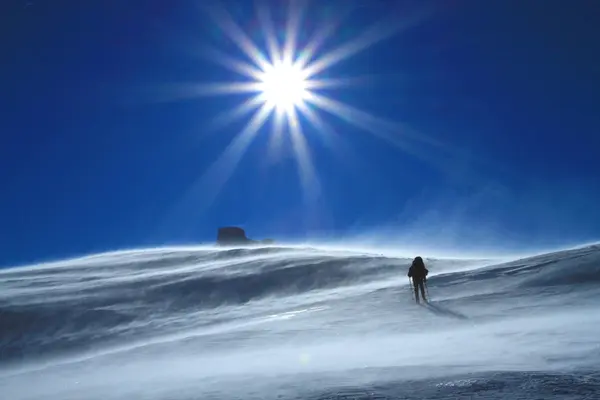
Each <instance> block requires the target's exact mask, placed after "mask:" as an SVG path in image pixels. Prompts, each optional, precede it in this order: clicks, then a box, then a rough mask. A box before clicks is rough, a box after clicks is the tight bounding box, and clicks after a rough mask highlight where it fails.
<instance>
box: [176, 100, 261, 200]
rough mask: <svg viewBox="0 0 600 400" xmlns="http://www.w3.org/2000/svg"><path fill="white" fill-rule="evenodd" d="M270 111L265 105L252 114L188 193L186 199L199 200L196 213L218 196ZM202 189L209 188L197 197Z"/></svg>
mask: <svg viewBox="0 0 600 400" xmlns="http://www.w3.org/2000/svg"><path fill="white" fill-rule="evenodd" d="M270 113H271V110H270V109H269V107H268V106H267V105H266V104H263V105H262V107H261V108H260V109H259V110H258V111H257V112H256V113H255V114H254V116H253V117H252V119H251V120H250V122H249V123H248V125H247V126H246V128H245V129H244V130H243V131H242V132H240V133H239V134H238V135H236V136H235V138H234V139H233V140H232V142H231V143H230V144H229V145H228V146H227V148H226V149H225V150H224V151H223V153H222V154H221V156H220V157H219V158H218V159H217V160H216V161H215V162H214V163H213V164H212V165H211V166H210V167H209V168H208V170H207V171H206V173H205V174H204V175H203V176H202V177H201V178H200V180H199V182H198V183H197V184H196V185H194V187H195V188H196V189H195V190H194V192H196V193H189V194H188V196H186V197H187V198H194V199H198V197H200V198H201V200H200V201H199V203H198V204H196V205H195V206H194V208H195V209H196V210H198V211H201V210H203V209H206V208H208V207H210V205H211V204H212V202H213V201H214V199H215V198H216V197H217V196H218V195H219V193H220V192H221V190H222V188H223V186H224V185H225V184H226V183H227V181H229V179H230V178H231V176H232V175H233V172H234V171H235V169H236V168H237V166H238V164H239V163H240V161H241V159H242V157H243V156H244V154H245V153H246V150H247V149H248V146H249V145H250V143H252V140H253V139H254V137H255V136H256V134H257V133H258V131H259V130H260V128H261V127H262V126H263V125H264V123H265V121H266V120H267V118H268V117H269V114H270ZM202 188H210V190H208V191H203V192H202V196H198V193H197V192H198V191H200V190H202Z"/></svg>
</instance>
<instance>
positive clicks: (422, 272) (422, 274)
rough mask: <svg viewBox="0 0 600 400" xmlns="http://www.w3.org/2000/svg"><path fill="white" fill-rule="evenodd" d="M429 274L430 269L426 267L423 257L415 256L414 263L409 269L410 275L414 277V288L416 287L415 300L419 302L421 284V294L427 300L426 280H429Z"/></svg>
mask: <svg viewBox="0 0 600 400" xmlns="http://www.w3.org/2000/svg"><path fill="white" fill-rule="evenodd" d="M427 274H429V270H428V269H427V268H425V263H424V262H423V259H422V258H421V257H415V259H414V260H413V262H412V265H411V266H410V268H409V269H408V277H409V278H412V282H413V288H414V289H415V300H416V301H417V303H418V302H419V286H420V287H421V294H422V295H423V300H425V301H427V297H426V296H425V282H427Z"/></svg>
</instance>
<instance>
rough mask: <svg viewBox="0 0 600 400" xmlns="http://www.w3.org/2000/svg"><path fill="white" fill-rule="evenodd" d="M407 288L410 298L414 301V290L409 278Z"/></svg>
mask: <svg viewBox="0 0 600 400" xmlns="http://www.w3.org/2000/svg"><path fill="white" fill-rule="evenodd" d="M408 287H409V290H410V297H411V298H412V299H413V301H416V300H415V294H414V291H415V288H414V287H413V284H412V279H410V277H409V278H408Z"/></svg>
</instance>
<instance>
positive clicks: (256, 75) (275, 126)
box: [175, 0, 419, 210]
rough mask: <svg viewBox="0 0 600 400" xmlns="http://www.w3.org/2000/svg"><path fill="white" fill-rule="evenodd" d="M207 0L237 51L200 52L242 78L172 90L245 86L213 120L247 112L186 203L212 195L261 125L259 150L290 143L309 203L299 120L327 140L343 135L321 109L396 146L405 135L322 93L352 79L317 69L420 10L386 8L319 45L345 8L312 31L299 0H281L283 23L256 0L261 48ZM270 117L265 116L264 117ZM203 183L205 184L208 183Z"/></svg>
mask: <svg viewBox="0 0 600 400" xmlns="http://www.w3.org/2000/svg"><path fill="white" fill-rule="evenodd" d="M206 3H210V4H211V5H206V6H204V7H203V9H205V10H206V11H208V13H209V14H210V15H211V16H212V17H213V19H214V21H215V22H216V23H217V25H218V26H219V28H220V29H221V31H222V32H223V33H224V34H225V35H226V36H227V37H228V38H229V39H230V40H231V41H232V42H233V43H235V45H236V46H237V47H238V48H239V50H240V51H241V53H242V54H240V55H241V56H242V57H243V58H238V57H234V56H232V55H230V54H226V53H223V52H221V51H220V50H217V49H216V48H209V49H207V51H208V52H209V54H207V56H209V58H210V59H211V61H213V62H217V63H219V64H221V65H222V66H224V67H225V68H228V69H230V70H231V71H233V72H235V73H237V74H239V75H240V76H241V77H243V78H244V80H239V79H236V80H235V81H230V82H209V83H204V84H203V83H198V84H193V85H186V86H185V87H184V88H183V89H181V92H179V93H176V94H175V96H180V97H199V96H214V95H234V94H245V95H248V97H247V98H246V99H245V100H244V101H243V102H242V103H241V104H240V105H238V106H237V107H234V108H233V109H231V110H223V111H222V112H221V113H220V115H218V116H216V118H215V121H213V122H218V123H219V124H218V125H220V128H222V127H223V125H225V124H229V123H230V122H233V121H234V120H236V119H240V118H243V117H245V116H247V115H250V118H249V119H248V122H247V123H246V124H245V126H244V128H243V129H242V130H241V131H240V132H239V133H238V134H236V135H235V136H234V138H233V140H232V141H231V142H230V143H229V145H228V146H227V147H226V148H225V149H224V151H223V154H221V155H220V156H219V157H218V158H217V159H216V160H215V161H214V163H213V164H212V165H211V166H210V167H209V168H208V170H206V171H205V172H204V174H203V175H202V177H201V179H199V180H198V181H197V183H196V184H194V185H193V187H192V188H190V193H189V194H188V195H187V196H186V199H189V201H190V206H189V208H194V209H196V210H200V209H204V208H205V207H208V206H209V204H211V203H212V201H213V200H214V198H215V196H217V194H218V192H219V191H220V190H221V188H222V187H223V185H225V183H226V182H227V181H228V180H229V178H230V177H231V176H232V175H233V173H234V171H235V169H236V168H237V166H238V164H239V162H240V160H241V159H242V157H243V156H244V154H245V152H246V150H247V149H248V147H249V146H250V144H251V143H252V142H253V140H254V139H255V138H256V137H257V136H258V135H259V134H261V132H264V130H263V127H264V126H265V125H271V126H272V128H271V132H270V134H267V135H268V144H267V146H266V148H265V156H266V157H267V158H269V157H271V156H273V157H277V156H278V155H279V154H277V153H279V152H280V151H281V149H282V147H281V145H282V143H283V142H284V141H285V142H288V143H290V144H291V150H292V152H293V156H294V159H295V161H296V164H297V167H298V174H299V178H300V183H301V185H302V189H303V192H304V194H305V196H306V197H305V200H306V201H307V202H309V203H312V202H313V201H314V200H315V199H318V196H319V192H320V182H319V177H318V173H317V169H316V168H315V166H314V165H313V161H312V154H311V151H310V150H311V149H310V141H309V140H308V139H307V137H306V133H308V132H309V131H306V130H305V128H304V127H303V126H302V125H303V124H302V123H301V120H302V121H304V122H308V123H309V124H310V125H311V126H312V128H313V129H312V130H310V133H314V135H313V136H314V137H316V138H318V139H319V140H322V141H323V142H324V143H325V144H326V145H328V146H331V147H332V148H333V147H337V148H341V146H342V144H343V140H342V138H341V136H340V135H338V132H336V131H335V130H334V129H332V127H331V126H330V125H329V124H328V123H327V122H326V121H325V120H324V119H323V118H322V116H321V112H326V113H327V114H329V115H330V116H335V117H337V118H339V119H341V120H343V121H345V122H347V123H349V124H351V125H354V126H355V127H357V128H360V129H363V130H365V131H367V132H369V133H371V134H373V135H374V136H377V137H379V138H382V139H385V140H388V141H389V142H390V143H392V144H394V145H397V146H400V147H402V145H403V143H400V142H401V138H402V137H401V136H405V135H398V133H399V132H400V131H401V129H402V127H401V126H398V125H396V124H391V123H389V122H388V121H384V120H381V119H379V118H377V117H375V116H372V115H370V114H369V113H367V112H365V111H362V110H360V109H358V108H355V107H352V106H350V105H348V104H346V103H345V102H343V101H341V100H339V99H333V98H331V97H329V96H328V95H326V94H325V93H323V92H324V91H326V90H327V89H331V88H336V87H340V86H347V85H348V84H349V83H350V84H351V83H352V81H353V80H352V79H348V78H345V79H340V78H325V77H323V76H322V75H325V74H324V72H325V71H326V70H327V69H329V68H330V67H332V66H334V65H336V64H338V63H341V62H342V61H344V60H346V59H347V58H349V57H352V56H354V55H355V54H357V53H359V52H361V51H363V50H365V49H367V48H369V47H370V46H371V45H373V44H375V43H377V42H379V41H380V40H383V39H384V38H386V37H388V36H391V35H392V34H393V33H395V32H397V31H398V30H401V29H406V28H408V27H409V26H411V25H414V23H415V22H419V18H410V17H408V16H403V18H406V19H405V20H404V21H398V20H397V19H395V17H394V13H390V18H389V20H388V23H385V21H379V22H377V23H375V24H374V25H373V26H372V27H370V28H369V29H366V30H365V31H364V32H363V33H361V34H358V35H357V36H356V37H355V38H354V39H352V40H349V41H347V42H345V43H343V44H341V45H339V46H337V47H335V48H333V49H331V50H329V51H327V52H324V51H322V50H323V47H324V44H325V43H326V41H327V39H328V38H330V37H332V36H334V35H335V33H336V30H337V28H338V26H339V24H340V23H341V22H342V19H343V16H344V15H345V13H344V12H340V13H339V15H337V16H335V17H332V18H331V19H329V20H327V21H326V23H325V24H323V25H322V26H321V27H320V28H317V29H316V30H315V31H314V32H313V33H312V35H309V36H306V35H305V31H304V30H303V27H302V19H303V15H304V13H305V10H304V9H303V6H300V4H301V3H298V2H296V1H293V0H290V1H289V2H288V3H289V9H288V11H289V14H288V18H287V21H286V22H285V27H283V26H276V24H275V23H274V20H273V18H272V16H271V10H270V8H269V7H268V6H267V5H266V4H265V3H260V2H259V3H257V4H258V6H257V8H256V21H257V22H258V29H259V31H258V32H254V33H255V34H256V33H258V37H261V36H262V40H261V41H262V42H263V43H264V44H266V47H265V48H261V47H260V45H259V43H258V42H254V41H253V40H252V39H251V37H250V36H249V35H248V34H247V33H246V32H244V30H243V29H242V28H241V27H240V26H239V25H238V24H237V22H236V21H235V20H234V19H233V18H232V16H231V15H230V14H229V12H228V11H227V10H226V9H225V8H224V7H220V6H218V5H214V4H213V3H212V2H206ZM277 4H279V3H277ZM301 37H302V39H301V40H300V38H301ZM300 43H301V44H302V47H301V48H300V46H299V45H300ZM327 75H329V74H327ZM271 117H272V119H271ZM301 117H302V118H301ZM269 121H271V122H272V124H268V122H269ZM399 136H400V137H399ZM344 148H346V147H344ZM334 150H335V149H334ZM346 153H348V152H346ZM345 155H346V154H345ZM206 188H210V190H208V191H207V190H205V189H206ZM199 198H202V199H203V200H202V204H199V201H198V199H199ZM314 204H316V203H314ZM182 207H183V208H185V209H188V210H189V208H188V207H184V206H183V202H182Z"/></svg>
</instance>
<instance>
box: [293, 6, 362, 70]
mask: <svg viewBox="0 0 600 400" xmlns="http://www.w3.org/2000/svg"><path fill="white" fill-rule="evenodd" d="M352 10H353V7H347V8H345V9H344V10H343V11H341V12H339V13H337V14H336V15H335V16H334V17H333V18H331V19H330V20H328V21H327V23H326V24H323V25H322V26H321V27H320V28H319V30H318V31H317V32H316V33H315V34H314V35H313V36H312V38H311V39H310V40H309V42H308V44H307V45H306V46H305V47H304V49H302V51H300V52H299V56H298V59H297V60H296V63H297V64H298V65H299V66H300V67H302V68H305V67H306V64H307V63H308V62H309V61H310V60H311V59H312V58H313V57H314V55H315V54H316V52H317V51H318V50H319V48H321V46H322V45H323V44H324V43H325V41H326V40H327V39H328V38H329V37H330V36H331V35H332V34H333V33H334V32H335V30H336V29H338V27H339V26H340V24H341V23H342V21H343V20H344V18H346V17H347V16H348V15H349V14H350V12H351V11H352Z"/></svg>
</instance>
